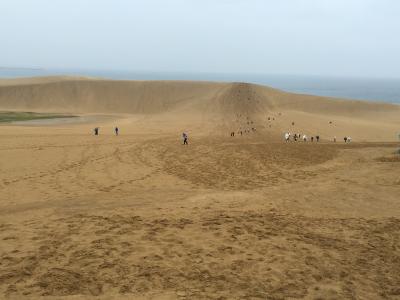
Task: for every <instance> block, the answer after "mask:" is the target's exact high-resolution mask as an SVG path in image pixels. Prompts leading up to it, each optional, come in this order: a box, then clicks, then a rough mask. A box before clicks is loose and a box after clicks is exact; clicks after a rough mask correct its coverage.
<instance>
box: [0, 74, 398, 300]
mask: <svg viewBox="0 0 400 300" xmlns="http://www.w3.org/2000/svg"><path fill="white" fill-rule="evenodd" d="M7 109H8V110H20V111H37V112H56V113H65V112H67V113H71V114H79V115H80V116H81V117H85V118H87V120H88V121H87V122H84V123H76V124H71V123H68V124H63V123H53V124H42V125H40V124H35V126H31V125H29V124H28V125H26V126H21V125H18V126H15V125H12V126H11V125H1V126H0V154H1V155H0V169H1V172H0V190H1V193H0V298H7V297H8V298H15V299H21V298H27V299H36V298H41V297H44V298H45V299H46V297H47V298H48V299H87V298H92V297H93V298H96V299H121V298H122V299H123V298H126V299H178V298H179V299H399V298H400V288H399V286H400V219H399V217H400V201H399V199H400V172H399V166H400V164H399V163H400V159H399V155H398V154H396V151H397V149H398V147H399V144H398V143H396V139H397V134H398V132H399V131H400V118H399V116H400V108H399V106H396V105H391V104H382V103H367V102H362V101H348V100H340V99H329V98H323V97H315V96H307V95H295V94H289V93H284V92H281V91H278V90H274V89H271V88H267V87H262V86H256V85H249V84H242V83H208V82H200V83H199V82H131V81H108V80H100V79H85V78H64V77H55V78H40V79H23V80H3V81H0V110H7ZM268 118H270V120H268ZM292 122H294V123H295V125H292ZM115 125H118V126H119V127H120V135H119V136H118V137H117V136H114V135H113V127H114V126H115ZM95 126H99V127H100V136H98V137H95V136H93V135H92V128H93V127H95ZM251 128H256V131H253V130H251ZM240 130H250V133H245V134H243V136H241V135H240V134H238V131H240ZM286 130H289V131H291V132H293V133H294V132H299V133H302V134H303V133H305V134H307V135H309V136H311V135H317V134H318V135H320V136H321V139H322V141H321V142H320V143H318V144H317V143H315V142H314V143H310V142H309V143H302V142H297V143H295V142H290V143H285V142H283V139H282V137H283V132H285V131H286ZM183 131H186V132H188V134H189V146H183V145H181V140H180V135H181V133H182V132H183ZM231 131H235V132H236V134H235V137H230V136H229V134H230V132H231ZM344 135H349V136H351V137H352V139H353V142H352V143H350V144H344V142H343V141H342V138H343V136H344ZM333 136H337V138H338V142H337V143H333V142H332V138H333Z"/></svg>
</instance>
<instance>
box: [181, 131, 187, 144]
mask: <svg viewBox="0 0 400 300" xmlns="http://www.w3.org/2000/svg"><path fill="white" fill-rule="evenodd" d="M182 138H183V144H184V145H189V143H188V135H187V134H186V133H185V132H184V133H182Z"/></svg>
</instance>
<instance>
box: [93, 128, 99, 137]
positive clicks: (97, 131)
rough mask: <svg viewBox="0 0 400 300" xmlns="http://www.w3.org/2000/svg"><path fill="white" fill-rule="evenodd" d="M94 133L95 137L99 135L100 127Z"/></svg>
mask: <svg viewBox="0 0 400 300" xmlns="http://www.w3.org/2000/svg"><path fill="white" fill-rule="evenodd" d="M93 131H94V135H99V127H96V128H95V129H94V130H93Z"/></svg>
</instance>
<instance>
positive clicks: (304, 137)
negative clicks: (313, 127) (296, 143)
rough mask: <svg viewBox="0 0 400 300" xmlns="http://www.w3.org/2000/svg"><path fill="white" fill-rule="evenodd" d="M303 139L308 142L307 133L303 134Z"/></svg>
mask: <svg viewBox="0 0 400 300" xmlns="http://www.w3.org/2000/svg"><path fill="white" fill-rule="evenodd" d="M303 141H304V142H307V136H306V135H305V134H304V135H303Z"/></svg>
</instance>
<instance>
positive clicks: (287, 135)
mask: <svg viewBox="0 0 400 300" xmlns="http://www.w3.org/2000/svg"><path fill="white" fill-rule="evenodd" d="M289 138H290V134H289V132H286V133H285V141H286V143H287V142H289Z"/></svg>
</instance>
